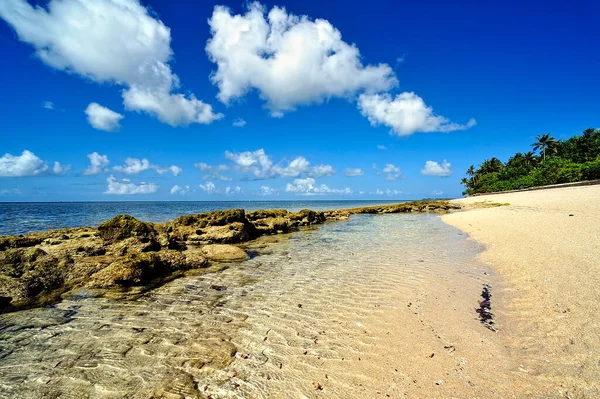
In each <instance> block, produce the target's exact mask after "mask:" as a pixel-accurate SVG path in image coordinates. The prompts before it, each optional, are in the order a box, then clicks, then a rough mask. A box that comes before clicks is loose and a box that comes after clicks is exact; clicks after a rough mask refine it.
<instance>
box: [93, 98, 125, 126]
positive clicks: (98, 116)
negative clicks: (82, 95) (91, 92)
mask: <svg viewBox="0 0 600 399" xmlns="http://www.w3.org/2000/svg"><path fill="white" fill-rule="evenodd" d="M84 112H85V114H86V115H87V119H88V122H89V123H90V125H92V127H93V128H94V129H98V130H104V131H106V132H114V131H115V130H119V129H120V128H121V125H120V124H119V122H121V119H123V118H124V116H123V115H121V114H119V113H118V112H115V111H113V110H111V109H109V108H106V107H103V106H102V105H100V104H98V103H90V105H88V106H87V108H86V109H85V111H84Z"/></svg>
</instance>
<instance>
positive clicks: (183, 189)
mask: <svg viewBox="0 0 600 399" xmlns="http://www.w3.org/2000/svg"><path fill="white" fill-rule="evenodd" d="M189 192H190V186H178V185H177V184H176V185H174V186H173V187H171V194H173V195H186V194H187V193H189Z"/></svg>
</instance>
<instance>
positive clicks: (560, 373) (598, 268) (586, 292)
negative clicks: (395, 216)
mask: <svg viewBox="0 0 600 399" xmlns="http://www.w3.org/2000/svg"><path fill="white" fill-rule="evenodd" d="M457 202H458V203H460V204H461V205H463V206H464V207H465V208H466V210H465V211H461V212H456V213H453V214H449V215H444V216H442V219H443V220H444V221H445V222H446V223H449V224H450V225H453V226H455V227H457V228H459V229H461V230H463V231H465V232H466V233H468V234H469V235H470V236H471V238H472V239H474V240H476V241H478V242H479V243H482V244H484V245H485V247H486V249H485V251H484V252H483V253H481V254H480V255H479V258H480V259H481V260H482V261H483V262H485V263H487V264H488V265H490V267H491V268H492V269H493V270H495V271H496V272H497V273H498V275H499V278H500V279H501V282H500V283H499V284H496V286H494V287H493V291H492V293H493V298H492V309H493V311H494V313H495V316H496V319H497V323H498V328H499V331H498V336H499V337H500V338H501V340H503V341H504V343H505V345H506V347H507V348H508V351H509V359H510V362H511V363H512V365H511V367H512V368H513V369H514V370H517V371H519V372H521V373H523V374H526V375H529V376H531V377H532V379H531V380H530V381H534V382H535V385H536V386H537V387H538V388H537V389H540V390H542V391H540V392H538V393H537V394H536V397H564V398H597V397H599V396H600V362H599V361H600V339H599V338H600V317H599V316H598V312H599V311H600V292H599V290H598V287H599V286H600V273H599V272H600V262H599V261H598V259H599V255H600V224H599V223H598V221H599V220H600V187H599V186H590V187H575V188H562V189H550V190H540V191H532V192H520V193H507V194H496V195H487V196H478V197H470V198H466V199H460V200H457ZM485 203H503V204H508V205H505V206H500V207H485V206H484V207H481V205H482V204H485Z"/></svg>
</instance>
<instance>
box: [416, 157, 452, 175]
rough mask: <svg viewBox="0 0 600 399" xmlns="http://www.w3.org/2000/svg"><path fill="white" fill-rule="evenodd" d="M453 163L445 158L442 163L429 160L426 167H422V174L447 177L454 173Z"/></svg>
mask: <svg viewBox="0 0 600 399" xmlns="http://www.w3.org/2000/svg"><path fill="white" fill-rule="evenodd" d="M451 167H452V164H450V162H448V161H446V160H445V159H444V160H443V161H442V163H441V164H439V163H437V162H436V161H427V162H425V167H424V168H423V169H421V174H423V175H425V176H440V177H447V176H450V175H451V174H452V169H451Z"/></svg>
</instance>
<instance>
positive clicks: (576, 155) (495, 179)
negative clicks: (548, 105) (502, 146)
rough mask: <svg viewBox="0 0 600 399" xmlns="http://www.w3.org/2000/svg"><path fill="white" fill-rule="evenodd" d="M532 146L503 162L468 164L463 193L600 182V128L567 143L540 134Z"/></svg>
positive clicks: (587, 130)
mask: <svg viewBox="0 0 600 399" xmlns="http://www.w3.org/2000/svg"><path fill="white" fill-rule="evenodd" d="M531 146H532V151H528V152H526V153H521V152H517V153H516V154H515V155H513V156H512V157H510V158H509V159H508V161H506V163H503V162H502V161H501V160H499V159H498V158H490V159H486V160H484V161H483V162H482V163H481V165H479V168H477V169H476V168H475V167H474V166H473V165H471V166H470V167H469V169H467V177H465V178H463V179H462V180H461V184H463V185H464V186H465V191H464V192H463V194H465V195H473V194H479V193H491V192H498V191H507V190H518V189H522V188H528V187H536V186H545V185H548V184H558V183H572V182H578V181H585V180H594V179H600V129H586V130H584V131H583V133H582V134H581V135H579V136H573V137H571V138H570V139H568V140H556V139H555V138H554V137H552V136H551V135H550V133H546V134H540V135H538V136H537V137H536V141H535V143H533V144H532V145H531Z"/></svg>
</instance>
